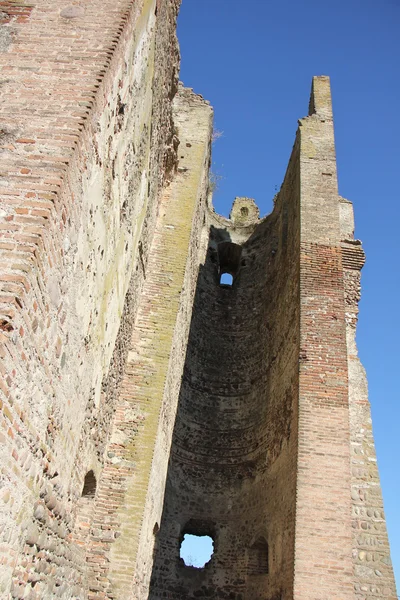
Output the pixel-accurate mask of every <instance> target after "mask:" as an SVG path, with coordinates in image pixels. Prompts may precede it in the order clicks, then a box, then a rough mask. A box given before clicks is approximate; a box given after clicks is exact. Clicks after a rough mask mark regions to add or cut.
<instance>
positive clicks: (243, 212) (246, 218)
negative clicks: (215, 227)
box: [229, 197, 260, 226]
mask: <svg viewBox="0 0 400 600" xmlns="http://www.w3.org/2000/svg"><path fill="white" fill-rule="evenodd" d="M229 218H230V220H231V221H232V222H233V223H234V225H239V226H246V225H251V224H252V223H256V222H257V221H258V220H259V218H260V211H259V208H258V206H257V204H256V203H255V200H253V198H246V197H236V198H235V200H234V202H233V204H232V209H231V212H230V215H229Z"/></svg>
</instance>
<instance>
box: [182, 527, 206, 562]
mask: <svg viewBox="0 0 400 600" xmlns="http://www.w3.org/2000/svg"><path fill="white" fill-rule="evenodd" d="M213 554H214V541H213V539H212V537H210V536H209V535H192V534H191V533H185V535H184V536H183V540H182V542H181V547H180V557H181V559H182V560H183V562H184V563H185V565H186V566H187V567H195V568H196V569H202V568H203V567H204V566H205V565H206V564H207V563H208V562H209V560H211V557H212V555H213Z"/></svg>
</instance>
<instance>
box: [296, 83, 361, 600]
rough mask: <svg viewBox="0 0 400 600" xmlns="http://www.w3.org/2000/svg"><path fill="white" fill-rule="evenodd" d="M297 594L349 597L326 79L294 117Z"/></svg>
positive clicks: (343, 380)
mask: <svg viewBox="0 0 400 600" xmlns="http://www.w3.org/2000/svg"><path fill="white" fill-rule="evenodd" d="M299 135H300V219H301V225H300V243H301V255H300V367H299V368H300V382H299V430H298V480H297V499H296V532H295V579H294V598H295V599H296V600H313V599H315V600H317V599H318V600H322V599H324V600H328V599H329V600H334V599H337V600H339V599H340V600H345V599H350V598H353V585H352V572H353V568H352V560H351V549H352V539H351V538H352V536H351V519H350V454H349V452H350V435H349V409H348V381H347V348H346V332H345V315H344V312H345V311H344V296H343V270H342V262H341V249H340V232H339V203H338V191H337V177H336V160H335V146H334V134H333V120H332V107H331V97H330V86H329V79H328V78H327V77H315V78H314V79H313V86H312V93H311V101H310V110H309V116H308V117H307V118H305V119H303V120H302V121H301V122H300V132H299Z"/></svg>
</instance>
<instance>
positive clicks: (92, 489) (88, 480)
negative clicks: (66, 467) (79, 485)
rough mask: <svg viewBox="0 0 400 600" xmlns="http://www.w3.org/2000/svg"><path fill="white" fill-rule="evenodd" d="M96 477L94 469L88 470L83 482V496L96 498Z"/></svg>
mask: <svg viewBox="0 0 400 600" xmlns="http://www.w3.org/2000/svg"><path fill="white" fill-rule="evenodd" d="M96 485H97V482H96V477H95V474H94V472H93V471H88V472H87V473H86V475H85V481H84V482H83V489H82V498H94V496H95V493H96Z"/></svg>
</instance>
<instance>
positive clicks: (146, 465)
mask: <svg viewBox="0 0 400 600" xmlns="http://www.w3.org/2000/svg"><path fill="white" fill-rule="evenodd" d="M174 106H175V109H174V123H175V126H176V128H177V134H178V137H179V140H180V145H179V163H178V170H177V173H176V175H175V177H174V178H173V180H172V182H171V183H170V184H169V185H168V186H167V187H166V188H165V189H164V192H163V194H162V197H161V200H160V206H159V215H158V220H157V225H156V230H155V234H154V238H153V242H152V246H151V250H150V253H149V259H148V263H147V267H146V273H145V283H144V286H143V290H142V294H141V299H140V305H139V309H138V313H137V317H136V321H135V325H134V329H133V333H132V337H131V340H130V344H129V352H128V357H127V362H126V367H125V374H124V377H123V380H122V383H121V389H120V395H119V398H118V402H117V406H116V412H115V415H114V418H113V424H112V432H111V437H110V440H109V444H108V447H107V453H106V454H107V455H106V464H105V467H104V469H103V472H102V475H101V478H100V483H99V492H98V494H97V498H96V507H95V516H94V519H93V531H92V540H91V552H90V555H89V557H88V562H89V567H90V575H89V595H88V598H89V599H93V600H94V599H96V600H103V599H105V598H113V599H115V600H128V599H131V598H132V599H133V598H135V600H144V599H145V598H147V592H148V585H149V581H150V575H151V568H152V560H153V558H152V554H153V547H154V540H155V536H156V534H157V532H158V529H159V524H160V520H161V512H162V506H163V499H164V488H165V480H166V474H167V466H168V459H169V452H170V445H171V438H172V430H173V426H174V422H175V414H176V408H177V401H178V395H179V387H180V382H181V376H182V370H183V364H184V359H185V348H186V344H187V337H188V334H189V325H190V315H191V309H192V303H193V295H194V288H195V283H196V278H197V271H198V265H199V257H198V253H199V251H200V247H201V244H200V235H201V229H202V226H203V216H204V210H205V206H206V197H207V191H208V164H209V158H210V155H209V152H210V139H211V122H212V109H211V107H210V106H209V105H208V103H206V102H205V101H204V100H203V99H202V98H201V97H199V96H196V94H194V93H193V92H191V91H190V90H185V89H184V88H181V89H180V91H179V94H178V95H177V97H176V98H175V100H174Z"/></svg>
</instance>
